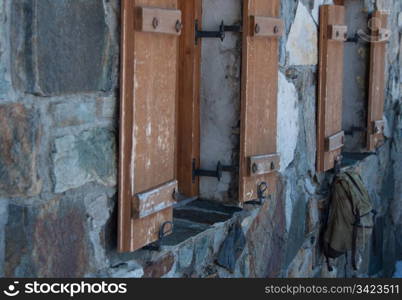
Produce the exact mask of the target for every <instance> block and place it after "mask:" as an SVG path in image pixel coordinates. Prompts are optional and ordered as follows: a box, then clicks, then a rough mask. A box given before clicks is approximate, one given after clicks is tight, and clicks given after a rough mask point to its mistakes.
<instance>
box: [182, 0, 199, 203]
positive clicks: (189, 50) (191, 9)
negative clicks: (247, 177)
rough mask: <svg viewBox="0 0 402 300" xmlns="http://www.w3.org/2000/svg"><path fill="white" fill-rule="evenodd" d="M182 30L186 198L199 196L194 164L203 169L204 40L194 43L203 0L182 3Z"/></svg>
mask: <svg viewBox="0 0 402 300" xmlns="http://www.w3.org/2000/svg"><path fill="white" fill-rule="evenodd" d="M180 9H181V11H182V20H183V29H182V35H181V38H180V65H179V76H180V79H179V88H178V89H179V99H178V128H177V132H178V141H177V142H178V144H177V179H178V181H179V191H180V193H181V194H182V195H184V196H185V197H196V196H198V194H199V178H198V177H196V178H195V179H194V180H193V161H194V162H195V167H196V168H199V166H200V80H201V45H202V41H201V39H200V40H199V41H198V43H195V26H194V24H195V20H198V23H199V24H200V22H201V21H202V1H201V0H181V1H180Z"/></svg>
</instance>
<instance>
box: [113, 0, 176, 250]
mask: <svg viewBox="0 0 402 300" xmlns="http://www.w3.org/2000/svg"><path fill="white" fill-rule="evenodd" d="M178 2H179V1H178V0H123V1H122V22H121V24H122V43H121V47H122V65H121V70H122V74H121V115H120V171H119V177H120V178H119V222H118V229H119V237H118V249H119V251H121V252H127V251H134V250H137V249H139V248H141V247H143V246H145V245H147V244H149V243H151V242H154V241H156V240H158V238H159V237H158V234H159V230H160V228H161V226H162V224H164V223H165V222H168V221H172V205H173V203H174V199H173V198H174V197H173V194H174V192H175V190H176V188H177V181H176V174H175V173H176V171H175V165H176V126H177V124H176V110H177V90H178V80H177V78H178V57H179V35H180V34H181V26H180V25H181V11H180V10H179V3H178Z"/></svg>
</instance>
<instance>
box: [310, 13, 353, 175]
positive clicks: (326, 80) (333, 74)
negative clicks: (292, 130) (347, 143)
mask: <svg viewBox="0 0 402 300" xmlns="http://www.w3.org/2000/svg"><path fill="white" fill-rule="evenodd" d="M334 28H338V29H339V32H338V33H339V34H338V35H333V32H334V31H333V29H334ZM344 29H345V8H344V6H341V5H322V6H321V7H320V30H319V66H318V68H319V71H318V72H319V74H318V75H319V76H318V108H317V172H325V171H327V170H330V169H332V168H333V167H334V166H335V162H336V161H337V159H338V158H339V156H340V155H341V149H342V147H343V144H344V132H343V131H342V94H343V55H344V41H345V40H346V35H345V34H341V33H344V32H345V30H344ZM339 62H341V63H339Z"/></svg>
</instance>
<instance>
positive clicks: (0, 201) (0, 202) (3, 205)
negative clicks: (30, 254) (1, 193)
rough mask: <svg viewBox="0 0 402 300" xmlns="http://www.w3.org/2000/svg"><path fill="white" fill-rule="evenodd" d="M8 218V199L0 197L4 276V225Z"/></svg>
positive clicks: (0, 264)
mask: <svg viewBox="0 0 402 300" xmlns="http://www.w3.org/2000/svg"><path fill="white" fill-rule="evenodd" d="M7 219H8V201H6V200H3V199H0V277H4V260H5V257H4V248H5V238H4V227H5V225H6V223H7Z"/></svg>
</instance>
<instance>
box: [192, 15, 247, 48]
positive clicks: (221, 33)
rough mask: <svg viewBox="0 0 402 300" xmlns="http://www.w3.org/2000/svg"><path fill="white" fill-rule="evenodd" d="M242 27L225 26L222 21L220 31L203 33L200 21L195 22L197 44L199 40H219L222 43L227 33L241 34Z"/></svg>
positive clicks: (238, 25) (237, 25)
mask: <svg viewBox="0 0 402 300" xmlns="http://www.w3.org/2000/svg"><path fill="white" fill-rule="evenodd" d="M241 31H242V27H241V25H240V24H234V25H225V23H224V22H223V21H222V23H221V25H220V26H219V30H218V31H202V30H200V29H199V26H198V20H195V44H196V45H197V44H198V39H201V38H217V39H220V40H221V41H222V42H223V40H224V39H225V36H226V34H225V33H226V32H241Z"/></svg>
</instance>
